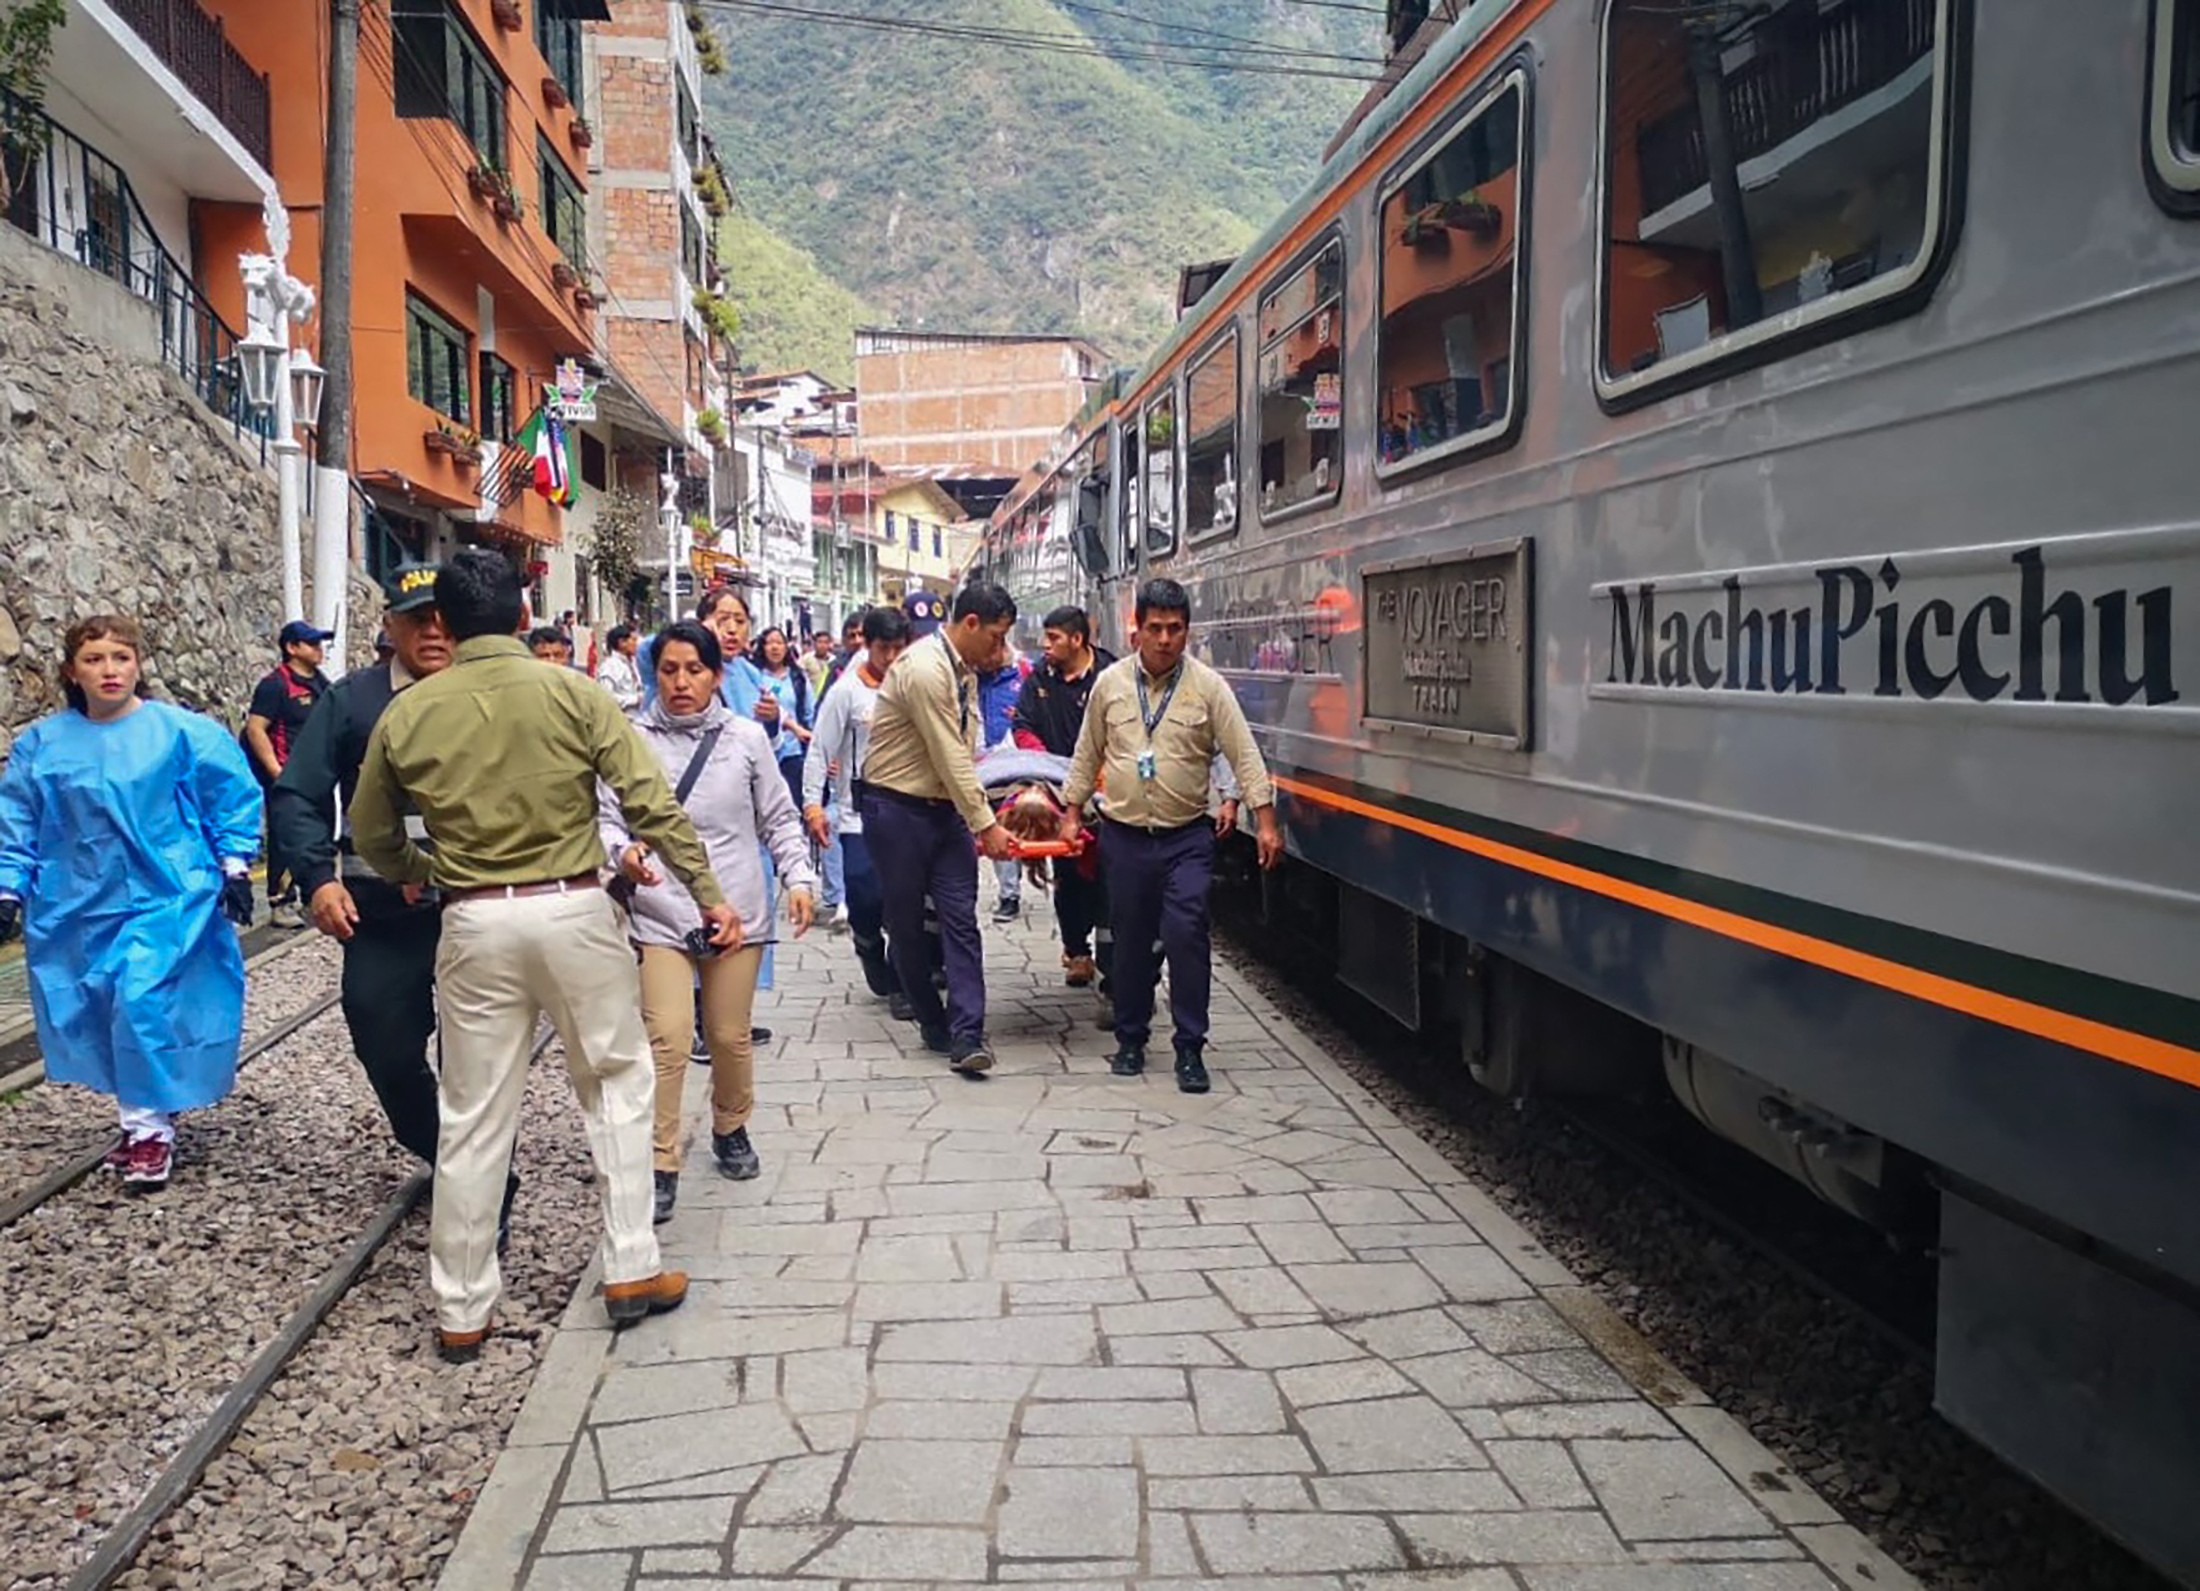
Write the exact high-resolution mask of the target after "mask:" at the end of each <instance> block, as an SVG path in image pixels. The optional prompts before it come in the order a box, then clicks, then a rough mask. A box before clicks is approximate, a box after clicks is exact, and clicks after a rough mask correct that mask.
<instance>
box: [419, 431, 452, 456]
mask: <svg viewBox="0 0 2200 1591" xmlns="http://www.w3.org/2000/svg"><path fill="white" fill-rule="evenodd" d="M420 442H421V445H422V446H423V447H425V448H426V449H427V450H428V451H429V452H430V453H445V454H447V453H450V452H451V451H452V450H453V449H455V448H456V447H457V446H458V438H457V437H455V436H453V435H451V433H450V432H448V431H446V430H444V429H443V428H442V427H441V426H437V427H436V428H435V429H433V430H430V431H423V432H421V433H420Z"/></svg>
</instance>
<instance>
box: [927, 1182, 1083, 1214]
mask: <svg viewBox="0 0 2200 1591" xmlns="http://www.w3.org/2000/svg"><path fill="white" fill-rule="evenodd" d="M886 1203H887V1207H888V1208H889V1209H890V1210H892V1211H893V1213H894V1214H896V1215H948V1214H954V1213H957V1212H961V1211H971V1210H985V1211H991V1212H996V1213H997V1212H999V1211H1002V1210H1017V1209H1022V1210H1029V1209H1042V1210H1052V1209H1054V1208H1055V1198H1054V1195H1053V1194H1052V1193H1051V1192H1049V1191H1048V1189H1047V1185H1046V1184H1045V1183H1044V1182H1032V1181H1026V1182H943V1183H917V1184H913V1185H911V1186H907V1187H898V1188H891V1189H889V1190H888V1191H887V1197H886Z"/></svg>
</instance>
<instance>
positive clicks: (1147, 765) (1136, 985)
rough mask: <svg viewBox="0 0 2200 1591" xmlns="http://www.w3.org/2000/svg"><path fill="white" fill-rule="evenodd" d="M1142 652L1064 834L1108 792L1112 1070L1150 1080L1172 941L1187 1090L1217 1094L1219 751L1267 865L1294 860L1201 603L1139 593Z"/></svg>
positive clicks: (1109, 706)
mask: <svg viewBox="0 0 2200 1591" xmlns="http://www.w3.org/2000/svg"><path fill="white" fill-rule="evenodd" d="M1136 617H1137V623H1138V631H1137V641H1138V650H1137V651H1136V652H1135V653H1134V654H1133V655H1131V656H1130V657H1126V658H1124V659H1123V660H1122V661H1121V662H1119V663H1114V664H1111V665H1110V666H1109V667H1108V668H1107V669H1105V670H1103V671H1102V673H1101V675H1100V677H1099V679H1097V680H1096V681H1094V682H1093V687H1092V696H1091V699H1090V700H1089V701H1087V702H1086V704H1085V725H1084V728H1083V729H1082V730H1081V731H1080V732H1079V734H1078V737H1077V750H1076V753H1075V754H1074V755H1073V756H1072V757H1071V758H1070V765H1069V782H1068V783H1067V784H1066V785H1065V786H1064V787H1063V790H1062V799H1063V801H1064V802H1065V803H1066V805H1067V808H1068V810H1067V811H1065V812H1064V813H1063V814H1062V836H1063V838H1064V839H1070V840H1074V839H1076V838H1077V837H1078V835H1079V833H1080V832H1081V831H1082V823H1081V821H1080V819H1079V817H1078V813H1079V810H1080V809H1081V808H1082V807H1083V806H1084V804H1085V802H1086V801H1088V800H1090V799H1091V798H1092V795H1093V792H1094V791H1095V790H1096V789H1099V788H1101V787H1103V786H1104V787H1105V789H1106V792H1107V795H1106V805H1105V806H1104V807H1103V808H1102V810H1101V816H1102V820H1103V822H1104V823H1105V825H1106V831H1105V836H1104V838H1103V841H1102V844H1101V847H1100V866H1101V868H1102V870H1103V871H1104V872H1105V873H1106V875H1107V881H1108V909H1109V920H1110V926H1111V927H1112V929H1113V931H1114V936H1115V1037H1116V1043H1117V1049H1116V1053H1115V1059H1114V1061H1113V1062H1112V1063H1111V1065H1110V1070H1112V1071H1113V1072H1114V1073H1115V1074H1116V1075H1117V1076H1118V1077H1135V1076H1137V1075H1138V1074H1139V1073H1140V1072H1143V1071H1144V1070H1145V1069H1146V1041H1147V1039H1148V1038H1149V1037H1151V1036H1152V1024H1153V1001H1154V985H1155V983H1156V982H1157V981H1158V978H1159V973H1160V969H1159V968H1158V967H1157V966H1155V964H1154V949H1153V947H1154V942H1155V939H1156V938H1157V937H1158V938H1159V940H1160V943H1161V947H1162V953H1163V955H1164V956H1165V957H1166V958H1167V960H1168V964H1169V1016H1170V1018H1171V1020H1172V1021H1173V1022H1174V1023H1175V1026H1176V1032H1175V1035H1174V1038H1175V1044H1176V1084H1177V1087H1179V1088H1181V1089H1182V1090H1183V1091H1184V1092H1185V1093H1187V1094H1204V1093H1205V1092H1207V1089H1208V1086H1209V1085H1208V1079H1207V1063H1206V1057H1205V1050H1206V1045H1207V1003H1208V994H1209V988H1210V982H1211V976H1212V965H1211V950H1210V946H1209V938H1208V915H1207V889H1208V886H1209V884H1211V883H1212V882H1213V879H1214V862H1215V838H1216V835H1217V834H1218V833H1219V832H1221V831H1223V830H1224V829H1226V828H1227V827H1228V819H1227V818H1224V819H1217V820H1210V819H1209V818H1208V816H1207V793H1208V789H1209V786H1210V783H1211V781H1212V777H1213V769H1214V762H1215V756H1216V753H1217V752H1218V751H1219V752H1220V753H1221V755H1222V756H1223V758H1224V759H1226V760H1227V761H1228V763H1229V765H1230V769H1231V771H1232V772H1233V773H1234V774H1235V775H1236V776H1237V783H1238V787H1239V791H1240V793H1241V795H1242V797H1243V799H1244V803H1245V805H1247V806H1249V807H1251V808H1252V810H1253V822H1254V827H1255V833H1256V837H1257V840H1258V843H1259V847H1260V865H1261V866H1262V867H1274V866H1275V865H1276V864H1277V862H1279V861H1281V860H1282V859H1283V831H1282V828H1281V827H1280V826H1279V825H1278V824H1277V822H1276V793H1275V787H1274V786H1273V785H1272V784H1271V783H1270V782H1269V778H1268V764H1267V762H1266V761H1265V760H1264V759H1263V758H1262V757H1261V754H1260V748H1259V747H1258V746H1256V745H1255V744H1253V732H1252V730H1251V729H1250V728H1248V727H1247V725H1246V722H1245V711H1244V709H1243V708H1241V707H1240V706H1238V700H1237V697H1236V696H1234V695H1233V694H1231V691H1230V687H1229V684H1228V683H1227V682H1226V681H1225V680H1224V679H1223V678H1222V676H1221V675H1219V674H1217V673H1216V672H1215V671H1214V670H1213V669H1211V668H1209V667H1208V666H1207V665H1206V664H1204V663H1202V662H1200V661H1199V660H1198V659H1197V658H1194V657H1188V656H1186V655H1185V653H1186V648H1187V647H1188V646H1189V644H1190V641H1191V599H1190V598H1189V597H1187V596H1186V595H1185V594H1184V588H1183V587H1182V586H1180V585H1178V584H1177V583H1176V582H1175V581H1174V580H1149V581H1147V582H1146V583H1145V584H1144V585H1143V586H1141V587H1140V588H1139V591H1138V605H1137V613H1136Z"/></svg>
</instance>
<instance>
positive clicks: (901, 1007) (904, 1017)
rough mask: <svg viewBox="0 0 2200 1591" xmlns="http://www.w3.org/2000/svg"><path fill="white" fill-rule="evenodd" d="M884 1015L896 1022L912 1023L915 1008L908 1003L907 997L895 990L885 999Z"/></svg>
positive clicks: (915, 1016)
mask: <svg viewBox="0 0 2200 1591" xmlns="http://www.w3.org/2000/svg"><path fill="white" fill-rule="evenodd" d="M886 1014H887V1015H888V1016H890V1017H892V1018H893V1019H894V1020H895V1021H896V1022H914V1021H916V1019H917V1008H916V1007H915V1006H913V1005H911V1004H910V1003H909V996H907V995H906V994H903V993H902V992H901V991H900V990H899V989H896V990H895V991H894V992H893V993H892V994H890V995H888V996H887V997H886Z"/></svg>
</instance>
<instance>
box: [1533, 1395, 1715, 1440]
mask: <svg viewBox="0 0 2200 1591" xmlns="http://www.w3.org/2000/svg"><path fill="white" fill-rule="evenodd" d="M1503 1418H1504V1421H1505V1432H1506V1434H1507V1435H1508V1436H1551V1437H1557V1438H1558V1439H1559V1440H1561V1441H1570V1440H1574V1439H1576V1438H1581V1437H1599V1436H1610V1437H1622V1436H1671V1435H1673V1434H1674V1433H1673V1425H1672V1422H1671V1421H1669V1420H1667V1419H1666V1417H1665V1416H1664V1415H1662V1414H1660V1413H1659V1412H1658V1411H1657V1410H1656V1409H1653V1408H1652V1407H1650V1405H1649V1404H1647V1403H1545V1404H1540V1405H1537V1404H1530V1405H1528V1406H1526V1407H1524V1408H1518V1409H1507V1410H1505V1411H1504V1414H1503Z"/></svg>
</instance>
